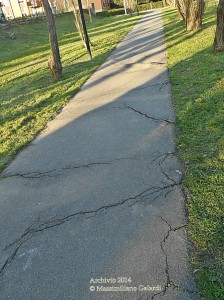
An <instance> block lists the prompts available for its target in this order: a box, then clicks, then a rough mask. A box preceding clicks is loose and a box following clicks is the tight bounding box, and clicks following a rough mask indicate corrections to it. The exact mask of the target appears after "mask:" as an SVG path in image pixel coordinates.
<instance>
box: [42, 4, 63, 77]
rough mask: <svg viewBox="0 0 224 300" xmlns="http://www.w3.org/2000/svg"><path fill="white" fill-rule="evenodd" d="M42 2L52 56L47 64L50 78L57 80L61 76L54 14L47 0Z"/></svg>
mask: <svg viewBox="0 0 224 300" xmlns="http://www.w3.org/2000/svg"><path fill="white" fill-rule="evenodd" d="M42 3H43V7H44V11H45V14H46V17H47V24H48V31H49V40H50V45H51V53H52V57H51V58H50V59H49V60H48V66H49V68H50V70H51V76H52V78H53V79H54V80H59V79H61V77H62V65H61V58H60V52H59V47H58V39H57V33H56V27H55V20H54V15H53V12H52V10H51V7H50V4H49V2H48V0H42Z"/></svg>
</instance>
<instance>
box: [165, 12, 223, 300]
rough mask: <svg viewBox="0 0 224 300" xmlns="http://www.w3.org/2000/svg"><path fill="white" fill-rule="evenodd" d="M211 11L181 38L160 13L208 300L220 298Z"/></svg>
mask: <svg viewBox="0 0 224 300" xmlns="http://www.w3.org/2000/svg"><path fill="white" fill-rule="evenodd" d="M214 11H215V8H214V7H208V8H207V10H206V12H205V18H204V25H203V28H202V29H200V30H198V31H195V32H193V33H187V32H184V29H182V23H181V22H180V21H178V19H177V17H176V12H175V11H172V13H170V11H169V13H168V14H167V12H164V15H165V17H166V16H167V17H168V19H167V22H169V23H168V25H167V27H166V30H165V34H166V37H167V43H168V46H167V48H168V53H169V51H172V55H170V56H171V62H170V64H171V66H170V69H169V73H170V78H171V81H172V85H173V87H172V90H173V95H174V105H175V109H176V114H177V121H176V122H177V128H178V132H179V133H178V137H177V141H178V144H179V153H180V155H181V157H182V159H183V162H184V164H185V168H186V178H185V181H184V184H185V186H186V187H187V190H188V195H189V198H188V209H189V219H190V229H189V230H190V233H191V237H192V239H193V242H194V245H195V250H196V260H195V268H196V269H199V271H198V272H197V278H198V284H199V287H200V290H201V293H202V296H203V297H204V298H203V299H209V300H211V299H221V298H222V296H223V294H224V286H223V282H224V277H223V269H224V265H223V259H224V258H223V232H224V227H223V204H222V201H223V200H222V199H223V187H222V183H223V181H224V178H223V171H224V169H223V145H224V140H223V132H224V113H223V111H224V107H223V99H224V80H223V70H224V53H215V52H214V51H213V46H212V44H213V39H214V36H213V33H212V32H211V28H212V27H213V26H214V25H215V20H214V19H215V18H214V14H213V13H214ZM212 16H213V17H212ZM170 20H172V21H171V22H170ZM172 23H173V24H172ZM187 47H188V48H189V50H187ZM201 49H203V50H201ZM186 51H188V52H186ZM192 53H193V55H192ZM175 56H176V57H177V58H178V59H176V58H175Z"/></svg>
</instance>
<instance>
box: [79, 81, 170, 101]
mask: <svg viewBox="0 0 224 300" xmlns="http://www.w3.org/2000/svg"><path fill="white" fill-rule="evenodd" d="M169 83H170V81H169V80H165V81H164V82H161V83H155V84H150V85H146V86H143V87H136V88H133V89H132V90H131V91H138V90H145V89H148V88H151V87H154V86H159V91H160V90H161V89H162V88H163V87H164V86H166V85H167V84H169ZM84 87H85V86H83V88H84ZM87 89H88V88H86V87H85V89H80V92H85V90H87ZM128 92H130V91H128ZM121 93H123V90H114V91H111V92H109V93H105V94H101V95H97V96H94V97H90V98H82V99H81V100H78V101H79V102H83V101H92V100H95V99H97V98H101V97H103V96H109V95H116V94H121ZM75 97H76V96H75ZM75 97H74V99H75Z"/></svg>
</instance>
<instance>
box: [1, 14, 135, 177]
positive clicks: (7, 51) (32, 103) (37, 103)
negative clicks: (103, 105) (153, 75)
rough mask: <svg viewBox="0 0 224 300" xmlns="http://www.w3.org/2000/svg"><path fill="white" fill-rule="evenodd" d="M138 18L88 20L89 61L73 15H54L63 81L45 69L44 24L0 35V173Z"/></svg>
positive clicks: (46, 44)
mask: <svg viewBox="0 0 224 300" xmlns="http://www.w3.org/2000/svg"><path fill="white" fill-rule="evenodd" d="M140 18H141V16H134V17H132V18H131V17H129V16H124V15H122V16H114V17H107V18H94V22H93V23H89V22H88V23H87V26H88V31H89V37H90V39H91V42H92V44H93V45H94V46H93V48H92V52H93V60H92V61H89V58H88V55H87V53H86V50H85V48H84V47H83V44H82V42H81V41H80V38H79V36H78V33H77V32H76V29H75V26H74V17H73V15H72V14H66V15H61V16H58V17H57V18H56V23H57V24H56V26H57V32H58V39H59V45H60V51H61V58H62V65H63V79H62V81H60V82H56V83H54V82H52V81H51V79H50V72H49V69H48V67H47V60H48V58H49V57H50V50H49V42H48V30H47V24H46V21H45V20H36V21H35V22H33V23H30V24H24V25H21V24H15V25H12V26H11V27H10V28H9V29H7V30H4V31H3V30H1V31H0V44H1V47H0V140H1V145H0V171H1V170H3V169H4V167H5V166H6V165H7V164H8V163H9V162H10V160H11V159H12V158H13V157H14V156H15V154H16V153H17V152H18V150H20V149H21V148H22V147H24V146H25V145H27V144H28V143H29V142H30V141H31V140H32V139H33V138H34V137H35V136H36V135H37V133H38V132H40V130H42V129H43V128H44V126H45V125H46V122H47V121H49V120H50V119H52V118H53V117H54V116H55V115H56V113H57V112H58V110H59V109H60V108H61V107H62V106H63V105H64V104H65V103H66V102H67V101H68V100H69V99H71V97H72V96H73V95H74V94H75V93H76V91H77V90H78V89H79V88H80V87H81V86H82V85H83V83H84V82H85V81H86V80H87V79H88V78H89V77H90V75H91V74H92V73H93V72H94V70H95V69H96V68H97V67H99V66H100V65H101V64H102V63H103V61H104V60H105V59H106V57H107V56H108V54H109V52H110V51H111V50H112V49H113V48H115V46H116V44H117V43H118V42H119V41H120V40H121V39H122V38H123V37H124V36H125V35H126V34H127V33H128V32H129V31H130V30H131V29H132V27H133V26H134V24H135V23H136V22H137V21H138V20H139V19H140ZM11 37H15V39H12V38H11Z"/></svg>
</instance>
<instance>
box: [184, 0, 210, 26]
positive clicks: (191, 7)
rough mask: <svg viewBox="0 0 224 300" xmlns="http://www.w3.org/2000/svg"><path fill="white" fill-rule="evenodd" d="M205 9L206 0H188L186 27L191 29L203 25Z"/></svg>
mask: <svg viewBox="0 0 224 300" xmlns="http://www.w3.org/2000/svg"><path fill="white" fill-rule="evenodd" d="M204 9H205V2H204V0H186V19H185V22H186V28H187V30H189V31H192V30H196V29H199V28H200V27H201V26H202V18H203V14H204Z"/></svg>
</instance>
